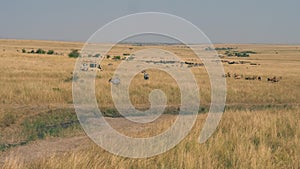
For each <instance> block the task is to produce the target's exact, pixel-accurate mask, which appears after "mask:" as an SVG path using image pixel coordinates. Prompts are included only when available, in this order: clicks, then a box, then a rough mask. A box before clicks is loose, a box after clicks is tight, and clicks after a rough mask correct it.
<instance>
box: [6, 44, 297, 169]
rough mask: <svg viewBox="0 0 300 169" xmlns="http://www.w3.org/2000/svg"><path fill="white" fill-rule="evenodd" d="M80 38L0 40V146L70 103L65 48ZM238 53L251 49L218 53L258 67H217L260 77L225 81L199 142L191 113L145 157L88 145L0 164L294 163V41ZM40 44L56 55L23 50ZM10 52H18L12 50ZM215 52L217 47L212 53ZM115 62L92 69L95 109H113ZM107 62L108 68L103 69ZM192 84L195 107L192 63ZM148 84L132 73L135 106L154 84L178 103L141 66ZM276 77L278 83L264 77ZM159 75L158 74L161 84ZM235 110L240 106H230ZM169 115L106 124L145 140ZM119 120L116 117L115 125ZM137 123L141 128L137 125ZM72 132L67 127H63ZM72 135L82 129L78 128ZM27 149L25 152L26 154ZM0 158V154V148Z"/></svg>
mask: <svg viewBox="0 0 300 169" xmlns="http://www.w3.org/2000/svg"><path fill="white" fill-rule="evenodd" d="M82 46H83V44H82V43H70V42H49V41H19V40H0V60H1V62H0V73H1V76H0V87H1V90H0V96H1V97H0V122H1V125H0V129H1V133H0V143H10V142H15V141H19V140H22V139H24V136H22V135H21V134H20V132H22V126H21V124H22V121H23V119H25V118H35V116H36V115H39V114H41V113H44V112H47V111H49V110H52V109H57V108H59V109H64V108H70V107H72V81H71V80H70V78H71V77H72V74H71V72H73V69H74V64H75V62H76V59H71V58H68V56H67V55H68V53H69V52H70V51H71V50H72V49H81V48H82ZM129 47H132V46H130V45H118V46H116V47H114V48H113V50H112V51H111V52H110V53H109V54H110V55H111V56H114V55H120V56H122V54H123V53H130V52H134V51H138V50H140V49H146V48H161V49H164V50H168V51H172V52H173V53H175V54H177V55H179V56H180V57H181V58H182V59H183V60H185V61H198V60H197V59H196V58H195V56H194V55H193V54H192V53H191V52H190V51H189V50H188V48H183V47H181V46H134V47H133V50H129ZM216 47H234V48H235V47H237V50H238V51H246V50H251V51H255V52H257V54H252V55H251V56H250V57H249V58H234V57H233V58H224V59H226V60H230V61H234V60H237V61H240V60H243V61H251V62H253V63H258V64H260V65H256V66H254V65H249V64H238V65H228V64H224V69H225V72H230V73H231V74H233V73H237V74H241V75H243V76H244V77H245V76H253V75H257V76H261V77H262V78H263V80H262V81H258V80H255V81H246V80H244V79H238V80H237V79H234V78H227V102H226V104H227V106H228V107H229V108H233V109H228V110H227V111H226V112H225V114H224V116H223V118H222V121H221V123H220V125H219V127H218V130H217V131H216V132H215V133H214V135H213V136H212V137H211V138H210V139H209V140H208V142H206V143H205V144H198V142H197V139H198V136H199V133H200V130H201V127H202V124H203V122H204V120H205V118H206V114H201V115H199V117H198V120H197V123H196V125H195V127H194V129H193V130H192V131H191V133H190V134H189V136H188V137H187V138H185V139H184V140H183V141H182V142H181V143H180V144H179V145H177V146H176V147H175V148H173V149H172V150H170V151H168V152H166V153H164V154H161V155H158V156H155V157H152V158H148V159H129V158H123V157H117V156H114V155H112V154H110V153H108V152H106V151H104V150H102V149H101V148H99V147H98V146H96V145H94V144H93V143H91V142H88V143H86V144H88V146H89V148H88V149H83V150H77V151H74V152H67V153H64V154H61V153H58V154H56V155H55V154H54V155H50V156H51V158H49V156H47V157H45V158H40V159H36V160H33V161H30V162H28V161H27V162H24V163H23V162H22V161H20V160H18V157H15V156H10V157H9V156H7V159H6V161H5V162H4V163H1V160H0V166H1V165H3V166H2V167H3V168H5V169H6V168H300V162H299V159H300V154H299V152H300V151H299V150H300V142H299V139H300V133H299V131H300V123H299V121H300V114H299V112H300V111H299V100H300V92H299V91H300V78H299V72H300V57H299V55H300V46H295V45H247V44H245V45H237V44H228V45H225V44H222V45H216ZM22 48H26V49H28V50H31V49H38V48H42V49H45V50H50V49H52V50H54V51H55V52H58V53H59V55H41V54H27V53H26V54H23V53H22V52H21V50H22ZM17 50H18V52H17ZM219 52H220V53H223V51H219ZM120 62H121V61H114V60H111V59H104V60H103V62H102V67H103V69H104V70H103V71H101V72H98V73H97V78H96V96H97V99H98V103H99V107H100V108H101V109H106V108H113V102H112V99H111V95H110V84H109V83H108V79H109V78H111V77H112V75H113V71H114V70H115V69H116V68H117V66H118V64H119V63H120ZM109 63H112V64H113V65H112V66H108V64H109ZM192 71H193V73H194V75H195V77H196V78H197V82H198V84H199V86H200V96H201V104H202V105H209V103H210V83H209V80H208V77H207V73H206V71H205V68H204V67H196V68H192ZM148 73H149V74H150V75H151V79H150V81H143V80H142V81H141V80H140V79H142V78H143V77H142V74H138V75H137V76H136V77H135V78H134V79H133V81H132V83H131V86H130V92H131V98H130V99H131V101H132V103H133V105H135V106H136V107H137V108H140V109H143V108H147V107H149V101H148V94H149V93H150V92H151V90H152V89H154V88H160V89H161V90H163V91H165V93H166V95H167V96H168V105H169V106H171V107H178V106H179V105H180V99H179V90H178V87H177V85H176V84H174V79H172V78H171V77H170V76H168V75H166V74H165V73H163V72H161V71H157V70H148ZM273 76H277V77H279V76H281V77H282V80H281V81H279V83H270V82H267V81H266V78H268V77H273ZM160 79H164V81H161V80H160ZM166 84H168V85H166ZM238 109H241V110H238ZM175 117H176V116H174V115H164V116H163V117H162V119H160V120H158V122H156V123H153V124H149V125H146V126H131V127H129V128H120V126H119V127H118V123H121V121H122V119H118V118H117V119H112V120H111V123H113V124H115V125H116V126H115V128H116V129H119V130H120V132H123V133H124V134H127V135H131V136H141V137H146V136H149V135H156V134H158V133H159V132H161V131H163V130H165V129H167V128H168V127H169V126H170V124H171V123H172V121H173V120H174V118H175ZM122 123H123V122H122ZM142 127H145V129H144V130H142V131H141V130H140V128H142ZM70 132H72V131H70ZM78 133H79V135H80V134H82V133H81V132H78ZM31 153H32V152H31ZM0 157H1V153H0Z"/></svg>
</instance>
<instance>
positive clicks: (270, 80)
mask: <svg viewBox="0 0 300 169" xmlns="http://www.w3.org/2000/svg"><path fill="white" fill-rule="evenodd" d="M223 77H225V78H230V77H233V78H234V79H245V80H259V81H261V80H262V77H261V76H256V75H254V76H246V77H244V76H243V75H239V74H236V73H234V74H233V75H231V74H230V73H229V72H227V73H226V74H225V75H223ZM281 79H282V77H281V76H280V77H279V78H277V77H276V76H274V77H272V78H267V81H268V82H272V83H276V82H279V80H281Z"/></svg>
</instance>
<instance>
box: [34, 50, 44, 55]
mask: <svg viewBox="0 0 300 169" xmlns="http://www.w3.org/2000/svg"><path fill="white" fill-rule="evenodd" d="M35 53H38V54H45V53H46V51H44V50H43V49H38V50H37V51H36V52H35Z"/></svg>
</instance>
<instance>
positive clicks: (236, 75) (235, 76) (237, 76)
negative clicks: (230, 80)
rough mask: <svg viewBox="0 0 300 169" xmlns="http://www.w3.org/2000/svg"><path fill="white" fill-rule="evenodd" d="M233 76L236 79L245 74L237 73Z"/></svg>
mask: <svg viewBox="0 0 300 169" xmlns="http://www.w3.org/2000/svg"><path fill="white" fill-rule="evenodd" d="M233 77H234V79H241V78H242V77H243V76H242V75H238V74H236V73H235V74H234V76H233Z"/></svg>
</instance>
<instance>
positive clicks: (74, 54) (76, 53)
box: [68, 49, 80, 58]
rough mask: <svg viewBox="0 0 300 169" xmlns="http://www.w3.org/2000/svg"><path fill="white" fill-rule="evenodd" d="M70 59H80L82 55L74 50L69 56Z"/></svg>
mask: <svg viewBox="0 0 300 169" xmlns="http://www.w3.org/2000/svg"><path fill="white" fill-rule="evenodd" d="M68 56H69V57H70V58H78V57H80V53H79V52H78V50H77V49H74V50H72V51H71V52H70V53H69V55H68Z"/></svg>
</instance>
